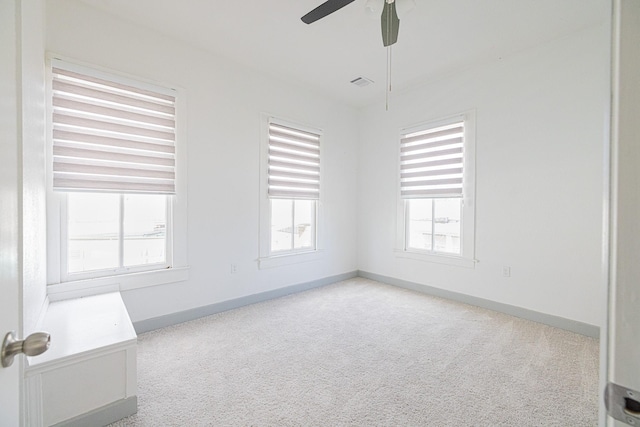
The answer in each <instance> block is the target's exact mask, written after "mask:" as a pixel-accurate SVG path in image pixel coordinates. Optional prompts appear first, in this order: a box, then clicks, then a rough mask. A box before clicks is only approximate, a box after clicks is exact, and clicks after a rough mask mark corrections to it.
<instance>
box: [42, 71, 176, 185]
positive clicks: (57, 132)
mask: <svg viewBox="0 0 640 427" xmlns="http://www.w3.org/2000/svg"><path fill="white" fill-rule="evenodd" d="M51 71H52V85H51V88H52V98H53V99H52V102H53V117H52V125H53V126H52V128H53V188H54V190H63V191H100V192H122V193H154V194H174V193H175V166H176V159H175V152H176V150H175V145H176V118H175V117H176V115H175V114H176V111H175V103H176V98H175V93H173V91H171V90H166V91H163V92H164V93H163V92H161V91H154V90H148V89H146V88H142V87H136V86H135V83H128V84H122V83H120V81H121V79H115V78H114V81H112V80H110V79H108V78H105V76H104V75H103V74H102V73H100V74H99V76H100V77H97V75H98V73H96V75H92V73H91V72H90V70H85V69H83V70H82V72H78V71H77V68H76V67H74V66H69V65H67V64H65V63H64V62H61V61H57V60H56V61H54V62H53V63H52V70H51ZM115 80H118V81H115Z"/></svg>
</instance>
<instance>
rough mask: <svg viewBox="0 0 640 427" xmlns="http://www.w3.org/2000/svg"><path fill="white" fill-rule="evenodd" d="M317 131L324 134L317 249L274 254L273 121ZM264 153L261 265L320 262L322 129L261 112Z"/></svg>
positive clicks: (316, 232)
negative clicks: (271, 190)
mask: <svg viewBox="0 0 640 427" xmlns="http://www.w3.org/2000/svg"><path fill="white" fill-rule="evenodd" d="M270 122H274V123H277V124H281V125H283V126H288V127H291V128H294V129H299V130H302V131H306V132H311V133H315V134H316V135H319V136H320V198H319V199H318V200H317V201H316V226H315V248H314V249H313V250H309V249H301V250H296V251H291V252H287V253H275V254H273V253H271V224H270V221H271V199H270V198H269V195H268V185H267V179H268V159H269V153H268V152H269V123H270ZM259 129H260V135H259V141H260V155H259V165H258V168H259V169H258V170H259V171H260V173H259V176H260V185H259V196H258V197H259V226H258V258H257V262H258V268H259V269H263V268H274V267H281V266H285V265H291V264H298V263H301V262H310V261H317V260H320V259H321V258H322V256H323V255H322V252H323V248H324V246H323V244H324V229H325V227H324V200H325V196H324V191H323V188H324V178H323V176H324V169H325V167H324V161H323V157H324V155H323V152H324V147H323V145H324V136H323V131H322V129H321V128H319V127H317V126H310V125H307V124H304V123H301V121H297V120H293V119H282V118H280V117H279V116H277V115H273V114H268V113H261V114H260V126H259Z"/></svg>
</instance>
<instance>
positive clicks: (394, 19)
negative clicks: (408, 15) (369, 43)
mask: <svg viewBox="0 0 640 427" xmlns="http://www.w3.org/2000/svg"><path fill="white" fill-rule="evenodd" d="M354 1H355V0H327V1H325V2H324V3H322V4H321V5H320V6H318V7H316V8H315V9H313V10H312V11H311V12H309V13H307V14H306V15H304V16H303V17H302V18H301V19H302V22H304V23H305V24H311V23H313V22H316V21H317V20H319V19H322V18H324V17H325V16H327V15H330V14H332V13H333V12H335V11H337V10H339V9H342V8H343V7H345V6H346V5H348V4H349V3H353V2H354ZM379 1H384V7H383V8H382V16H381V17H380V22H381V26H382V44H383V45H384V46H385V47H387V46H391V45H392V44H394V43H395V42H397V41H398V30H399V28H400V19H399V18H398V13H397V11H396V0H379Z"/></svg>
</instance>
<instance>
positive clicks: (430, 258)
mask: <svg viewBox="0 0 640 427" xmlns="http://www.w3.org/2000/svg"><path fill="white" fill-rule="evenodd" d="M393 252H394V254H395V256H396V257H397V258H406V259H412V260H416V261H422V262H434V263H436V264H447V265H457V266H459V267H466V268H475V267H476V263H477V262H478V260H475V259H469V258H464V257H461V256H456V255H448V254H438V253H426V252H425V253H422V252H412V251H403V250H398V249H396V250H394V251H393Z"/></svg>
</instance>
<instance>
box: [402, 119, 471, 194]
mask: <svg viewBox="0 0 640 427" xmlns="http://www.w3.org/2000/svg"><path fill="white" fill-rule="evenodd" d="M463 150H464V121H457V122H455V123H450V124H447V125H445V126H438V127H431V128H428V129H423V130H420V131H417V132H411V133H406V134H404V135H402V137H401V139H400V194H401V196H402V198H403V199H420V198H437V197H462V179H463V168H464V164H463Z"/></svg>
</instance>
